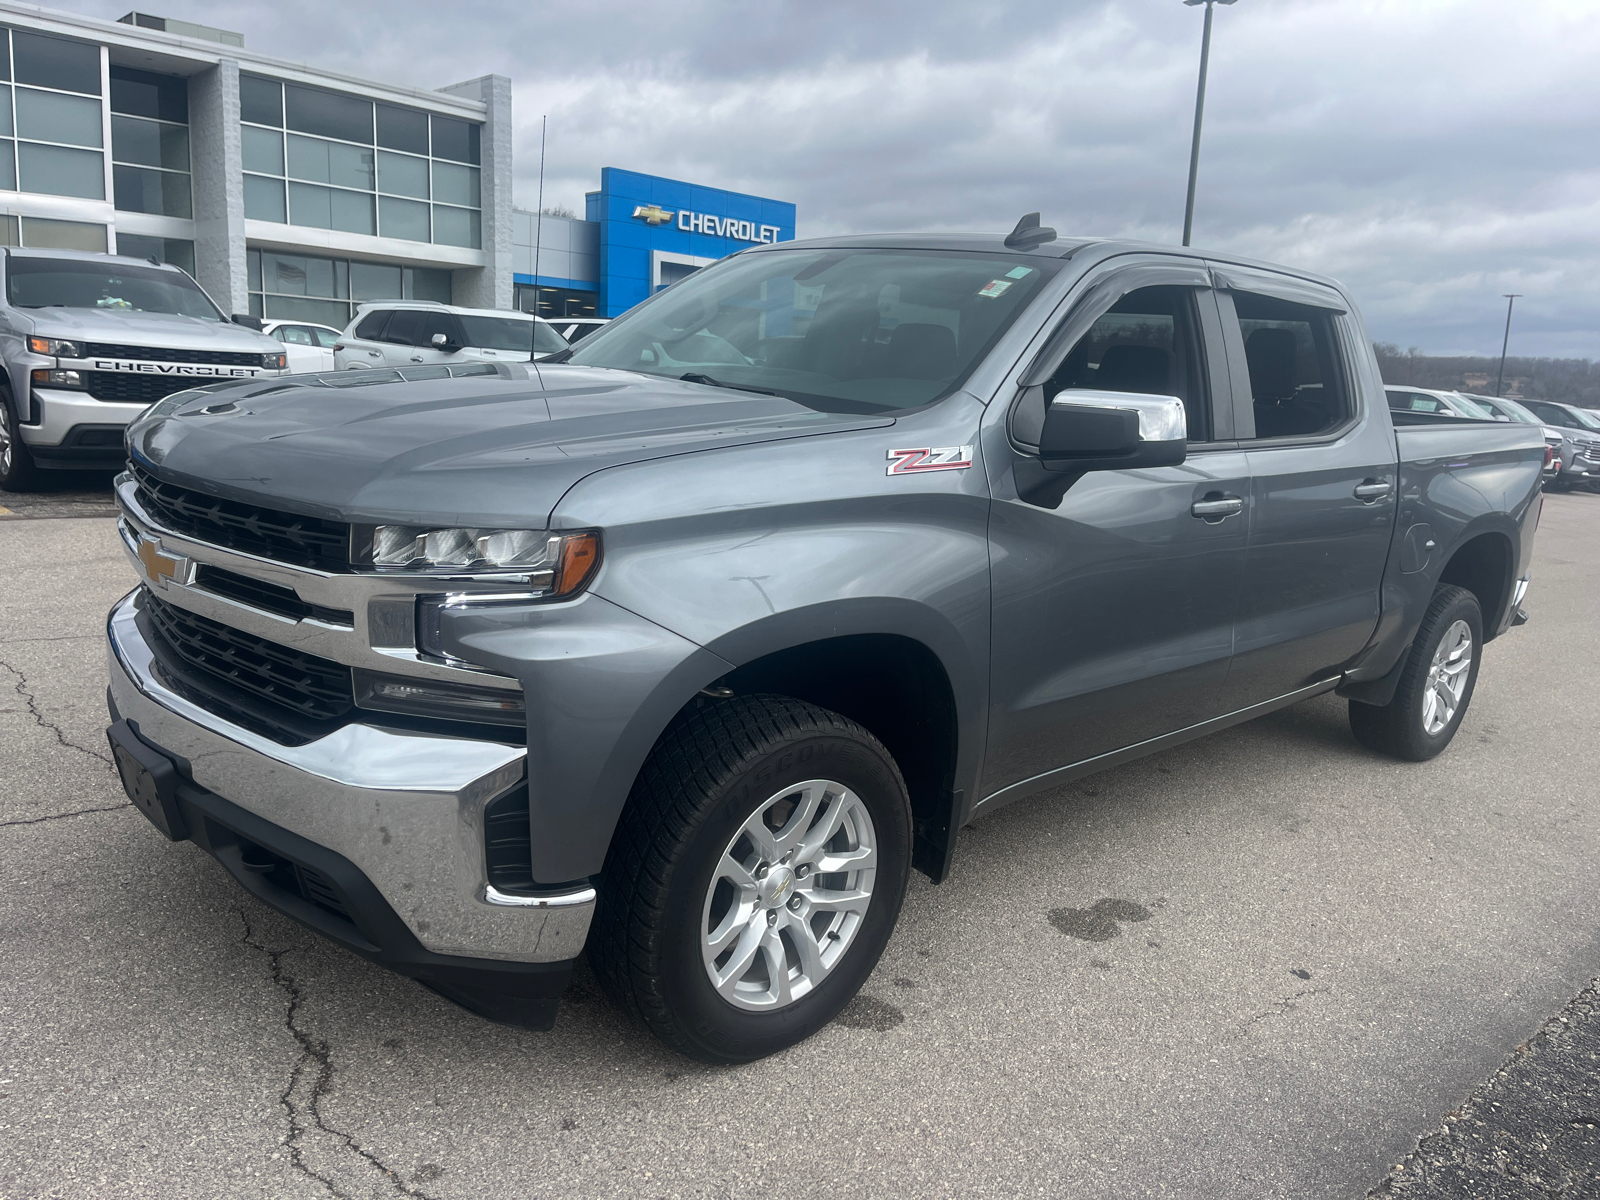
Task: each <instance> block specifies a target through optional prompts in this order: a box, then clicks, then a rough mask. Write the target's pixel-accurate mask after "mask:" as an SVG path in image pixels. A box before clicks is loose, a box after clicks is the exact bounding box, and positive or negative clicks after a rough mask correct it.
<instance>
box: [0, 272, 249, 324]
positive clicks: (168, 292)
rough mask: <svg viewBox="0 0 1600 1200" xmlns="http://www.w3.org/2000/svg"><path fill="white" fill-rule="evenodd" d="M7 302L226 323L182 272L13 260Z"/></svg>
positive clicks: (8, 273) (39, 306) (26, 305)
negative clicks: (146, 313) (140, 313)
mask: <svg viewBox="0 0 1600 1200" xmlns="http://www.w3.org/2000/svg"><path fill="white" fill-rule="evenodd" d="M6 299H7V300H8V301H10V303H11V304H12V306H13V307H15V308H97V309H100V310H101V311H102V312H107V311H109V312H148V313H171V314H173V315H176V316H180V317H199V318H200V319H201V320H203V321H223V320H225V319H226V318H224V317H223V315H222V314H221V313H220V312H218V311H217V306H216V305H215V304H213V303H211V300H210V298H209V297H207V296H206V294H205V293H204V292H202V291H201V290H200V286H199V284H197V283H195V281H194V280H192V279H190V278H189V277H188V276H187V275H185V274H184V273H183V272H181V271H163V270H160V269H158V268H156V267H138V266H124V265H122V264H121V263H116V264H111V263H103V262H93V261H86V260H79V259H71V258H18V257H12V258H10V259H8V260H7V262H6Z"/></svg>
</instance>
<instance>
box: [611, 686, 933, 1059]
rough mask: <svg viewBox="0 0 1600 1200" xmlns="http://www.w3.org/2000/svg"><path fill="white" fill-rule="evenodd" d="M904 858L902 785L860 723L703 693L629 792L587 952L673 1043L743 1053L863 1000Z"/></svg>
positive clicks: (895, 908)
mask: <svg viewBox="0 0 1600 1200" xmlns="http://www.w3.org/2000/svg"><path fill="white" fill-rule="evenodd" d="M910 863H911V813H910V803H909V801H908V798H907V795H906V788H905V783H904V781H903V780H902V779H901V776H900V771H899V769H898V768H897V767H896V765H895V762H894V760H893V759H892V758H891V757H890V756H889V753H888V751H886V750H885V749H884V748H883V746H882V744H881V743H879V742H878V740H877V739H876V738H874V737H873V736H872V735H871V734H870V733H868V732H867V731H866V730H865V729H863V728H862V727H861V726H860V725H857V724H856V723H855V722H854V721H851V720H848V719H847V718H845V717H842V716H840V715H839V714H837V713H833V712H829V711H828V710H826V709H822V708H818V707H816V706H814V705H811V704H805V703H803V702H801V701H798V700H794V699H790V698H788V697H783V696H749V697H738V698H731V699H722V700H701V701H697V702H696V705H695V707H694V708H692V709H690V710H689V711H687V712H686V713H684V714H683V715H681V716H680V717H679V718H678V720H677V721H676V722H675V723H674V724H673V726H672V727H671V728H670V729H668V731H667V732H666V733H665V734H663V735H662V738H661V741H660V742H659V743H657V745H656V747H655V749H654V751H652V753H651V756H650V759H649V761H648V762H647V763H646V764H645V767H644V769H643V770H642V771H641V772H640V775H639V779H638V781H637V782H636V783H635V785H634V788H633V793H632V794H631V795H630V797H629V799H628V805H627V808H626V810H625V811H624V813H623V818H622V822H621V824H620V825H619V828H618V831H617V836H616V839H615V841H614V842H613V844H612V848H611V852H610V854H609V855H608V856H607V859H606V865H605V869H604V871H603V872H602V875H601V881H600V888H599V892H600V903H599V908H598V910H597V912H596V914H595V923H594V928H593V930H592V931H591V933H590V937H589V957H590V961H591V962H592V963H593V965H594V967H595V973H596V974H597V975H598V976H599V978H600V981H601V983H602V985H603V986H604V987H605V988H606V990H607V991H608V992H609V993H610V994H611V996H612V998H613V999H615V1000H616V1001H617V1002H618V1003H619V1004H620V1005H622V1006H623V1007H624V1008H626V1009H628V1010H629V1011H631V1012H632V1013H634V1014H635V1015H636V1016H637V1017H638V1018H639V1019H640V1020H642V1021H643V1022H644V1024H645V1025H646V1026H647V1027H648V1028H649V1029H650V1030H651V1032H653V1033H654V1034H655V1035H656V1036H657V1037H659V1038H660V1039H661V1040H662V1041H664V1042H666V1043H667V1045H669V1046H671V1047H673V1048H674V1049H676V1050H678V1051H680V1052H682V1053H684V1054H687V1055H689V1056H691V1057H693V1058H698V1059H702V1060H704V1061H707V1062H722V1063H736V1062H749V1061H751V1060H752V1059H757V1058H762V1057H764V1056H766V1055H768V1054H772V1053H775V1052H776V1051H778V1050H782V1049H784V1048H786V1047H788V1046H792V1045H794V1044H795V1043H796V1042H799V1041H801V1040H803V1039H805V1038H807V1037H810V1036H811V1034H813V1033H815V1032H816V1031H817V1030H818V1029H820V1028H821V1027H822V1026H823V1025H825V1024H827V1023H828V1022H829V1021H831V1020H832V1019H833V1018H834V1017H835V1016H836V1015H837V1014H838V1012H839V1010H840V1009H841V1008H843V1007H844V1005H845V1004H846V1003H847V1002H848V1001H849V1000H850V998H851V997H852V996H854V995H855V994H856V992H857V991H858V990H859V989H860V987H861V985H862V984H863V983H864V982H865V981H866V979H867V976H868V975H869V974H870V973H871V972H872V968H873V967H874V966H875V965H876V964H877V961H878V957H879V955H881V954H882V952H883V948H884V946H885V945H886V944H887V943H888V940H889V935H890V933H891V932H892V931H893V929H894V924H895V921H896V919H897V918H898V916H899V914H900V904H901V900H902V898H903V897H904V895H905V889H906V881H907V879H908V877H909V874H910Z"/></svg>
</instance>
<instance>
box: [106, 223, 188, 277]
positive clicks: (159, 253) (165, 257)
mask: <svg viewBox="0 0 1600 1200" xmlns="http://www.w3.org/2000/svg"><path fill="white" fill-rule="evenodd" d="M117 253H118V254H123V255H127V256H128V257H129V258H153V259H155V260H156V261H157V262H163V263H171V264H172V265H173V266H175V267H181V268H182V269H183V270H185V271H187V272H189V274H190V275H193V274H194V243H193V242H190V241H185V240H183V239H182V238H159V237H147V236H145V235H144V234H134V233H119V234H117Z"/></svg>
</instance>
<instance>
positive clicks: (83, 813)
mask: <svg viewBox="0 0 1600 1200" xmlns="http://www.w3.org/2000/svg"><path fill="white" fill-rule="evenodd" d="M128 807H130V805H129V802H128V801H126V800H124V801H123V802H122V803H121V804H108V805H107V806H106V807H104V808H80V809H78V811H77V812H64V813H51V814H50V815H49V816H48V817H24V818H23V819H22V820H20V821H0V829H9V828H10V827H11V826H13V825H42V824H44V822H46V821H65V820H66V819H67V818H68V817H87V816H89V815H90V814H91V813H103V812H116V811H117V810H118V809H119V808H128Z"/></svg>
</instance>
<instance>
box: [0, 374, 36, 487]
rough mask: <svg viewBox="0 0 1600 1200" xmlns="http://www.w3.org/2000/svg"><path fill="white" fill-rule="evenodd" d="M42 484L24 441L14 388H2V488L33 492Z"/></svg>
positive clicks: (0, 431)
mask: <svg viewBox="0 0 1600 1200" xmlns="http://www.w3.org/2000/svg"><path fill="white" fill-rule="evenodd" d="M38 486H39V468H38V467H37V466H35V465H34V461H33V455H31V454H29V453H28V447H27V446H26V445H24V444H23V441H22V433H21V431H20V430H19V429H18V428H17V414H16V410H15V408H14V407H13V405H12V401H11V390H10V389H9V388H5V387H0V489H3V490H5V491H8V492H31V491H33V490H34V489H35V488H37V487H38Z"/></svg>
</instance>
